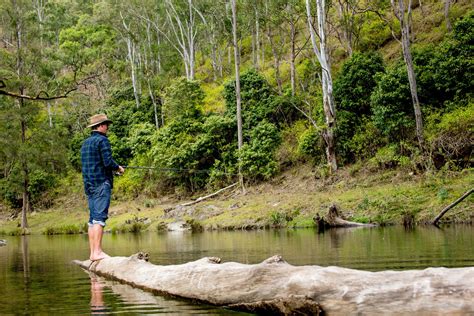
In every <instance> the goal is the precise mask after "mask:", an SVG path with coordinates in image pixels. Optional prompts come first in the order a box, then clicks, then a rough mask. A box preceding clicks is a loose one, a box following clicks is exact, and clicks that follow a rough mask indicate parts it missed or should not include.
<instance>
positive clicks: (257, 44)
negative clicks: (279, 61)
mask: <svg viewBox="0 0 474 316" xmlns="http://www.w3.org/2000/svg"><path fill="white" fill-rule="evenodd" d="M259 19H260V17H259V15H258V7H257V5H255V48H256V50H257V51H256V59H255V69H256V70H257V71H258V69H259V67H260V21H259Z"/></svg>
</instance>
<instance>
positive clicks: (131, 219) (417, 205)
mask: <svg viewBox="0 0 474 316" xmlns="http://www.w3.org/2000/svg"><path fill="white" fill-rule="evenodd" d="M296 169H298V170H296ZM296 169H292V170H289V171H288V172H286V173H285V174H283V175H281V178H279V179H275V181H272V182H273V183H274V184H273V185H272V184H270V183H262V184H258V185H255V186H253V187H248V188H247V191H248V192H247V194H245V195H239V194H237V195H235V194H234V195H232V197H227V198H226V196H225V195H223V196H220V197H219V196H218V197H216V198H215V199H210V200H206V201H203V202H201V203H198V204H195V205H193V207H192V208H190V209H186V210H185V213H183V214H182V216H183V217H182V219H184V220H186V221H187V222H188V224H189V225H191V226H192V227H193V229H194V230H201V229H209V230H211V229H227V230H228V229H253V228H267V227H275V228H276V227H288V228H293V227H294V228H297V227H313V226H314V225H315V224H314V222H313V217H314V216H315V215H316V213H319V214H320V216H324V215H325V214H326V213H327V210H328V207H329V206H330V205H331V204H332V203H336V204H337V205H338V206H339V209H340V210H341V212H342V214H343V215H344V216H345V217H346V218H347V219H348V220H351V221H356V222H361V223H377V224H380V225H390V224H402V223H407V222H414V223H427V222H430V221H432V220H433V218H434V217H435V216H436V215H437V214H438V213H439V212H440V211H441V210H442V209H443V208H444V207H445V206H446V205H448V204H449V203H451V202H453V201H454V200H456V199H457V198H458V197H460V196H461V195H462V194H463V193H464V192H465V191H467V190H468V189H469V188H471V187H472V186H473V185H474V172H473V170H472V169H468V170H464V171H457V172H453V171H446V170H443V171H440V172H433V173H427V174H423V175H410V174H408V173H407V172H406V171H404V170H384V171H379V172H375V173H370V172H367V171H366V170H365V169H364V168H363V167H357V171H354V168H351V167H350V166H349V167H347V168H345V169H341V170H339V171H338V173H337V174H336V175H335V176H333V177H328V178H326V179H315V178H314V177H313V173H314V172H317V170H315V171H313V169H312V168H311V167H310V166H300V167H297V168H296ZM196 194H197V195H199V196H200V195H204V194H205V193H204V192H203V193H202V194H199V193H196ZM168 203H171V202H168ZM180 203H182V202H179V201H175V202H172V203H171V205H170V204H167V205H162V204H160V203H159V200H153V203H150V200H149V198H146V197H143V198H138V199H137V200H134V201H116V200H114V201H113V204H112V207H111V209H110V212H109V217H110V218H109V220H108V222H107V226H106V230H108V231H112V232H113V233H122V232H142V231H162V230H165V229H166V224H167V223H168V222H172V221H174V220H175V219H173V218H168V217H163V214H164V212H163V209H165V208H169V207H173V206H175V205H178V204H180ZM55 205H56V206H55V208H54V209H51V210H46V211H37V212H35V213H33V214H30V215H29V216H28V223H29V229H28V231H27V232H26V233H32V234H76V233H84V232H85V231H86V230H87V227H86V226H85V225H86V221H87V219H88V211H87V205H86V203H85V201H83V200H81V199H77V203H76V205H73V206H71V205H68V207H67V208H61V207H60V205H58V204H57V203H56V204H55ZM144 205H145V206H144ZM473 207H474V196H472V195H471V197H469V198H467V199H466V200H464V201H463V202H461V203H460V204H458V205H457V206H456V207H455V208H454V209H453V210H452V211H450V212H448V213H447V214H446V215H445V216H444V217H443V220H444V221H449V222H470V221H471V218H470V215H471V214H472V211H471V210H472V209H473ZM213 210H214V211H213ZM215 210H219V211H218V212H216V211H215ZM18 223H19V222H18V220H15V221H4V222H1V223H0V225H1V227H2V229H1V231H0V233H1V234H3V235H21V234H24V233H25V232H23V231H22V230H21V229H19V228H18Z"/></svg>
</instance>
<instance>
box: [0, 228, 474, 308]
mask: <svg viewBox="0 0 474 316" xmlns="http://www.w3.org/2000/svg"><path fill="white" fill-rule="evenodd" d="M2 238H3V237H2ZM5 238H6V239H7V246H6V247H0V293H1V295H0V314H5V315H16V314H32V313H34V314H40V315H43V314H44V315H48V314H54V315H56V314H64V315H69V314H74V315H84V314H90V313H93V314H101V313H102V314H104V313H107V314H110V313H126V312H130V313H133V314H146V313H151V314H157V313H160V314H162V313H167V314H171V315H184V314H186V315H189V314H214V315H215V314H224V315H227V314H229V313H230V311H228V310H225V309H221V308H216V307H213V306H204V305H198V304H194V303H193V302H189V301H181V300H176V299H171V298H169V297H162V296H155V295H153V294H152V293H149V292H145V291H142V290H139V289H134V288H132V287H130V286H128V285H125V284H120V283H118V282H111V281H105V280H103V279H102V278H100V277H97V276H89V275H87V274H85V273H84V272H83V271H82V270H81V269H80V268H78V267H77V266H75V265H73V264H71V261H72V260H74V259H85V258H87V256H88V253H89V249H88V243H87V236H86V235H74V236H69V235H68V236H41V235H32V236H6V237H5ZM104 243H105V244H104V248H105V249H107V250H108V251H110V254H111V255H113V256H128V255H131V254H133V253H136V252H138V251H140V250H142V251H146V252H148V253H149V254H150V258H151V259H150V261H151V262H152V263H154V264H159V265H168V264H181V263H185V262H189V261H194V260H197V259H200V258H202V257H205V256H216V257H221V258H222V259H223V261H224V262H228V261H235V262H240V263H248V264H253V263H258V262H261V261H263V260H265V259H266V258H269V257H271V256H273V255H275V254H281V255H282V256H283V258H284V259H285V260H286V261H288V262H289V263H290V264H293V265H319V266H329V265H336V266H342V267H348V268H355V269H362V270H370V271H378V270H387V269H396V270H400V269H403V270H406V269H423V268H426V267H430V266H431V267H436V266H444V267H461V266H472V265H474V226H471V225H457V226H452V227H443V228H442V229H437V228H434V227H423V226H422V227H415V228H413V229H408V230H406V229H405V228H404V227H402V226H395V227H376V228H360V229H332V230H327V231H325V232H324V233H322V234H318V233H317V231H316V230H313V229H297V230H291V229H290V230H260V231H242V232H241V231H236V232H203V233H181V234H157V233H155V232H149V233H143V234H137V235H133V234H118V235H109V236H107V238H105V239H104Z"/></svg>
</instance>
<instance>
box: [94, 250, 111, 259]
mask: <svg viewBox="0 0 474 316" xmlns="http://www.w3.org/2000/svg"><path fill="white" fill-rule="evenodd" d="M105 258H110V256H109V255H108V254H106V253H105V252H103V251H102V252H100V253H98V254H97V255H91V256H90V257H89V260H90V261H98V260H102V259H105Z"/></svg>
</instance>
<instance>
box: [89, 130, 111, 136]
mask: <svg viewBox="0 0 474 316" xmlns="http://www.w3.org/2000/svg"><path fill="white" fill-rule="evenodd" d="M94 134H97V135H102V136H105V137H107V135H105V134H104V133H101V132H99V131H92V135H94Z"/></svg>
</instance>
